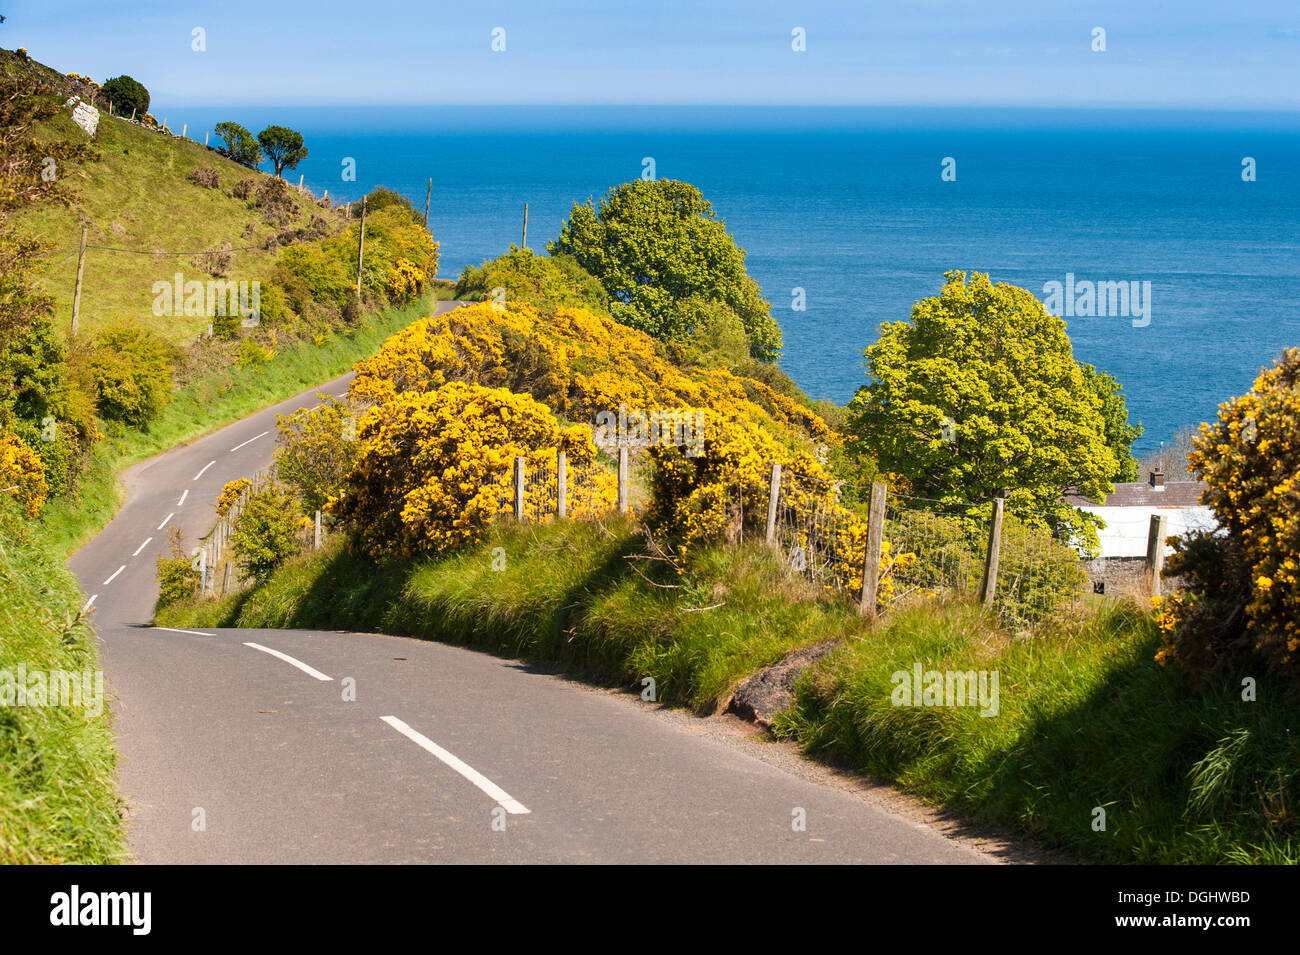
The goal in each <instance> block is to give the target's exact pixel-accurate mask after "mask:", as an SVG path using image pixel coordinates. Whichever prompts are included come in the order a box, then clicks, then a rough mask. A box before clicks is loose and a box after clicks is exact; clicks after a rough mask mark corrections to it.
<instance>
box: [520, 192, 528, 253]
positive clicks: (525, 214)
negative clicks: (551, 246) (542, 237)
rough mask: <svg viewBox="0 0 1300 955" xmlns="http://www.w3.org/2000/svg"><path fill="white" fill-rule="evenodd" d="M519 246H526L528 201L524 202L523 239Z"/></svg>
mask: <svg viewBox="0 0 1300 955" xmlns="http://www.w3.org/2000/svg"><path fill="white" fill-rule="evenodd" d="M521 248H525V249H526V248H528V203H526V202H525V203H524V241H523V245H522V246H521Z"/></svg>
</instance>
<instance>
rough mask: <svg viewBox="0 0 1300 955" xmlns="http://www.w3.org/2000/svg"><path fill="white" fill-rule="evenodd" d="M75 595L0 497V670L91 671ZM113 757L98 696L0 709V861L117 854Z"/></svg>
mask: <svg viewBox="0 0 1300 955" xmlns="http://www.w3.org/2000/svg"><path fill="white" fill-rule="evenodd" d="M83 600H84V598H83V597H82V595H81V593H80V591H79V589H78V587H77V584H76V581H74V580H73V579H72V575H71V574H70V573H68V571H67V570H66V569H65V568H64V567H63V566H62V564H60V563H59V562H58V560H57V559H56V558H55V557H54V556H53V555H52V554H51V551H50V548H49V546H48V541H47V539H46V535H45V532H44V531H43V530H42V528H41V527H40V525H39V524H34V523H32V522H29V521H26V520H24V519H23V517H22V515H21V514H19V513H18V512H17V509H16V508H15V506H14V505H13V504H12V503H11V502H9V501H7V500H0V671H8V673H9V674H10V678H11V679H14V680H16V679H17V678H18V668H19V665H20V664H22V665H25V668H26V672H27V673H28V674H31V673H34V672H36V671H42V672H48V671H52V670H65V671H70V672H76V673H82V672H84V671H86V670H87V669H89V670H91V671H94V670H95V668H96V667H97V662H96V647H95V634H94V632H93V631H92V630H91V629H90V627H89V626H87V625H86V624H85V623H84V622H82V621H81V619H80V617H79V611H80V608H81V604H82V601H83ZM10 702H11V703H16V702H17V699H16V696H15V699H14V700H12V701H10ZM30 702H31V701H30V700H29V701H28V703H29V704H30ZM115 759H116V756H115V751H114V749H113V737H112V733H111V732H110V730H109V725H108V709H107V701H104V709H103V711H102V712H101V713H99V714H97V715H96V714H94V713H92V712H91V711H90V710H89V709H88V708H86V707H76V706H51V705H41V706H34V705H26V706H17V705H5V706H0V863H55V862H73V863H106V862H117V861H120V860H121V859H122V856H123V852H124V848H123V835H122V824H121V809H122V806H121V803H120V802H119V800H118V798H117V796H116V794H115V790H114V764H115Z"/></svg>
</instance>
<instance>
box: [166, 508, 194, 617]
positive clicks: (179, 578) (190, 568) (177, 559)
mask: <svg viewBox="0 0 1300 955" xmlns="http://www.w3.org/2000/svg"><path fill="white" fill-rule="evenodd" d="M167 543H168V545H169V549H170V556H164V555H163V554H159V555H158V604H157V605H158V606H159V607H170V606H171V605H172V604H174V603H176V602H177V601H178V600H187V599H189V598H190V597H193V596H194V595H195V594H196V593H198V589H199V584H200V583H201V581H200V580H199V572H198V570H197V569H195V567H194V564H193V561H192V560H191V558H189V557H188V556H186V554H185V548H184V547H182V546H181V529H180V528H179V527H174V526H173V527H169V528H168V529H167Z"/></svg>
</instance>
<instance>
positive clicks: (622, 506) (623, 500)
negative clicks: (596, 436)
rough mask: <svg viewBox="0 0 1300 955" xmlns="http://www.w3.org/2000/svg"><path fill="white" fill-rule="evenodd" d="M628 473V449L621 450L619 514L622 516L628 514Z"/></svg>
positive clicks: (619, 463)
mask: <svg viewBox="0 0 1300 955" xmlns="http://www.w3.org/2000/svg"><path fill="white" fill-rule="evenodd" d="M627 472H628V458H627V448H619V449H618V512H619V513H620V514H626V513H627V508H628V502H627Z"/></svg>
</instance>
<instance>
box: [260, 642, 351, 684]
mask: <svg viewBox="0 0 1300 955" xmlns="http://www.w3.org/2000/svg"><path fill="white" fill-rule="evenodd" d="M244 646H246V647H252V648H253V649H254V650H261V651H262V652H263V653H269V654H271V656H273V657H275V658H276V659H277V660H283V661H284V662H285V663H287V664H289V665H290V666H295V667H297V668H298V669H299V670H301V671H302V672H303V673H306V674H307V675H308V676H314V677H315V678H316V679H318V680H330V681H332V680H333V679H334V677H332V676H326V675H325V674H324V673H321V672H320V670H317V669H316V668H315V667H309V666H308V665H307V664H305V663H303V662H302V661H301V660H295V659H294V658H293V657H291V656H289V654H287V653H281V652H280V651H279V650H272V649H271V648H270V647H264V646H262V645H261V644H260V643H248V642H245V643H244Z"/></svg>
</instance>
